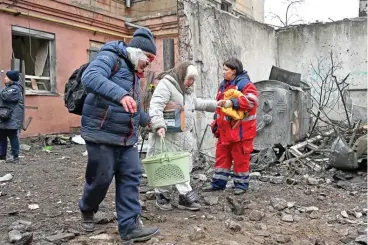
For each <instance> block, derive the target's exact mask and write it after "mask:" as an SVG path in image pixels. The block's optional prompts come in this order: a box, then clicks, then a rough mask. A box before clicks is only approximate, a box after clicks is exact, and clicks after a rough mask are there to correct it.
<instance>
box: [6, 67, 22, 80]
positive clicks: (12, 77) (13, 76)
mask: <svg viewBox="0 0 368 245" xmlns="http://www.w3.org/2000/svg"><path fill="white" fill-rule="evenodd" d="M6 76H7V77H8V78H9V79H10V80H11V81H13V82H18V81H19V71H15V70H12V71H8V72H7V73H6Z"/></svg>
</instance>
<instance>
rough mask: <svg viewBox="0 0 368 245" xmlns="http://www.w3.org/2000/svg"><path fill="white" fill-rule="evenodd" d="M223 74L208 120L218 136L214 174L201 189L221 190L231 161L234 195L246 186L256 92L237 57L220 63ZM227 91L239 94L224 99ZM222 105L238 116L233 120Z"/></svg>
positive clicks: (253, 135)
mask: <svg viewBox="0 0 368 245" xmlns="http://www.w3.org/2000/svg"><path fill="white" fill-rule="evenodd" d="M223 73H224V81H222V82H221V84H220V86H219V89H218V93H217V97H216V99H217V101H218V105H219V108H217V110H216V112H215V120H214V122H213V123H212V132H213V133H214V135H215V137H216V138H218V142H217V145H216V163H215V173H214V175H213V177H212V182H211V184H210V185H209V186H207V187H205V188H204V189H203V191H216V190H223V189H225V188H226V184H227V181H228V178H229V177H230V169H231V166H232V162H233V161H234V169H233V174H232V178H233V180H234V185H235V192H234V194H235V195H240V194H243V193H245V192H246V190H247V189H248V185H249V160H250V153H251V152H252V151H253V139H254V138H255V137H256V112H257V105H258V92H257V89H256V87H255V86H254V84H253V83H252V82H251V81H250V79H249V76H248V74H247V72H246V71H245V70H243V64H242V63H241V62H240V61H239V60H238V59H235V58H231V59H229V60H228V61H226V62H225V63H224V64H223ZM229 90H235V91H240V92H241V93H239V92H238V94H240V96H238V97H236V98H231V99H229V98H225V93H226V92H227V91H228V93H227V94H229V92H232V91H229ZM223 108H232V109H233V110H232V111H233V112H235V113H237V114H240V113H241V114H240V115H242V118H241V119H237V120H235V119H234V118H233V117H231V116H229V114H228V113H225V112H224V109H223Z"/></svg>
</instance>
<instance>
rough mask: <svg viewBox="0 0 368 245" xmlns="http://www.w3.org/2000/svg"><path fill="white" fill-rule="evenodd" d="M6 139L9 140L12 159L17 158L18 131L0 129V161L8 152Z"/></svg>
mask: <svg viewBox="0 0 368 245" xmlns="http://www.w3.org/2000/svg"><path fill="white" fill-rule="evenodd" d="M8 138H9V140H10V145H11V151H12V155H13V157H14V158H18V157H19V137H18V129H0V160H5V159H6V153H7V150H8Z"/></svg>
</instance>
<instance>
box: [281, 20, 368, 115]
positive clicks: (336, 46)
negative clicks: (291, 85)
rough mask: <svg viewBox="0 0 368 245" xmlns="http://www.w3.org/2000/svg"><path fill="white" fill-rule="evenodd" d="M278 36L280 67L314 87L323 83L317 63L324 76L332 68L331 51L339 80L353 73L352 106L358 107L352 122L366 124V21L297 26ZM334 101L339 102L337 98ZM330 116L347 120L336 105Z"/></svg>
mask: <svg viewBox="0 0 368 245" xmlns="http://www.w3.org/2000/svg"><path fill="white" fill-rule="evenodd" d="M276 36H277V44H278V64H279V66H280V67H281V68H284V69H287V70H290V71H294V72H298V73H301V74H302V80H303V81H305V82H307V83H309V84H311V85H312V86H313V85H314V86H316V85H318V83H319V81H320V79H319V78H318V74H317V73H316V72H315V71H314V70H313V69H312V66H311V64H313V65H314V66H315V67H317V64H318V61H322V62H321V70H322V73H325V72H326V71H327V70H328V69H329V68H330V67H331V65H330V64H331V63H330V59H329V57H330V51H331V50H332V52H333V57H334V63H336V64H337V63H339V62H341V68H340V69H339V70H338V71H337V72H336V75H337V77H338V78H343V77H345V76H346V75H347V74H348V73H350V77H349V78H348V80H347V82H348V83H349V84H350V86H349V89H351V91H350V97H351V98H350V99H351V102H352V103H353V104H354V105H355V106H354V107H355V109H354V108H353V119H357V118H360V119H362V120H367V116H366V107H367V75H368V72H367V19H366V18H356V19H346V20H342V21H337V22H331V23H325V24H323V23H316V24H311V25H301V26H295V27H290V28H287V29H284V30H280V31H277V33H276ZM315 95H316V94H315ZM317 96H318V95H317ZM332 97H333V98H332V99H336V98H337V94H336V93H334V94H333V95H332ZM350 99H349V100H350ZM362 113H363V115H361V114H362ZM329 116H330V117H331V118H333V119H336V120H344V119H345V118H346V117H345V114H344V111H343V107H342V105H341V104H337V105H336V106H335V107H334V110H332V111H330V112H329Z"/></svg>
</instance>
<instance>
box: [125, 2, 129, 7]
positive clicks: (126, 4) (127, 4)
mask: <svg viewBox="0 0 368 245" xmlns="http://www.w3.org/2000/svg"><path fill="white" fill-rule="evenodd" d="M125 6H126V7H127V8H130V0H125Z"/></svg>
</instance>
